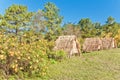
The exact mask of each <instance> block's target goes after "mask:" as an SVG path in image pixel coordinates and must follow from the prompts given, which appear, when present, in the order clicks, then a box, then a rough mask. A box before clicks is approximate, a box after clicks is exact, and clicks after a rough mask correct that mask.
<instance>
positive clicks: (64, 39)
mask: <svg viewBox="0 0 120 80" xmlns="http://www.w3.org/2000/svg"><path fill="white" fill-rule="evenodd" d="M54 50H64V51H65V52H66V53H68V56H69V57H70V56H71V55H73V54H78V55H80V44H79V42H78V40H77V37H76V36H75V35H68V36H59V38H58V39H57V40H56V41H55V47H54Z"/></svg>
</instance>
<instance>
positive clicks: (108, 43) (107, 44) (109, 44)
mask: <svg viewBox="0 0 120 80" xmlns="http://www.w3.org/2000/svg"><path fill="white" fill-rule="evenodd" d="M101 41H102V49H112V48H116V47H117V46H116V42H115V39H114V38H101Z"/></svg>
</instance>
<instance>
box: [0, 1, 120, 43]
mask: <svg viewBox="0 0 120 80" xmlns="http://www.w3.org/2000/svg"><path fill="white" fill-rule="evenodd" d="M59 11H60V10H59V8H57V6H56V5H55V4H53V3H50V2H48V3H46V4H45V5H44V8H43V9H42V10H38V11H37V12H28V9H27V7H26V6H22V5H15V4H14V5H12V6H10V7H9V8H8V9H6V11H5V14H4V15H0V29H1V30H4V31H5V32H6V33H14V34H16V35H22V33H23V32H26V31H33V32H34V33H37V34H39V35H41V37H42V38H44V39H47V40H49V41H51V40H55V39H56V38H57V37H58V36H59V35H76V36H77V37H81V38H88V37H117V38H118V35H117V34H118V31H119V28H120V24H119V23H117V22H116V21H115V19H114V18H113V17H112V16H109V17H108V18H107V20H105V21H106V23H105V24H104V25H101V23H99V22H96V23H93V22H92V21H91V20H90V19H89V18H83V19H81V20H80V21H78V23H77V24H73V23H66V24H64V25H63V26H61V23H62V20H63V16H61V15H60V14H59Z"/></svg>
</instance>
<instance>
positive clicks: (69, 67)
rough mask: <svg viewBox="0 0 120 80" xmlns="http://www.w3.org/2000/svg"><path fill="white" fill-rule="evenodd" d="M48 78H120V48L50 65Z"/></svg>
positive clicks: (65, 79)
mask: <svg viewBox="0 0 120 80" xmlns="http://www.w3.org/2000/svg"><path fill="white" fill-rule="evenodd" d="M48 77H49V79H48V80H120V49H113V50H105V51H96V52H91V53H86V54H82V55H81V57H72V58H71V59H65V60H63V61H62V62H60V63H56V64H52V65H50V68H49V71H48Z"/></svg>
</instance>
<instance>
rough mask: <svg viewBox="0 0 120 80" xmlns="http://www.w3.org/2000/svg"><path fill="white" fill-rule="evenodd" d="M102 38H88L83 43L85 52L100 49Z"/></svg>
mask: <svg viewBox="0 0 120 80" xmlns="http://www.w3.org/2000/svg"><path fill="white" fill-rule="evenodd" d="M101 46H102V42H101V40H100V38H86V39H85V41H84V44H83V52H91V51H98V50H100V49H101Z"/></svg>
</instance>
